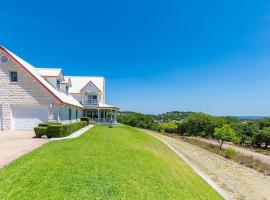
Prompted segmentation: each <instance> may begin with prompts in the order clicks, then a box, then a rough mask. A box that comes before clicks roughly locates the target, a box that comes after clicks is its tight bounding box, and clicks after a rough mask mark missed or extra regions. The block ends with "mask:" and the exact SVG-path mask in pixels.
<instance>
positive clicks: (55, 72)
mask: <svg viewBox="0 0 270 200" xmlns="http://www.w3.org/2000/svg"><path fill="white" fill-rule="evenodd" d="M36 70H37V72H38V73H39V75H40V76H42V77H59V76H63V74H62V69H56V68H36Z"/></svg>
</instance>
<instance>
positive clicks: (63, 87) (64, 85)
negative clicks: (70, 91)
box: [60, 83, 67, 94]
mask: <svg viewBox="0 0 270 200" xmlns="http://www.w3.org/2000/svg"><path fill="white" fill-rule="evenodd" d="M60 88H61V91H63V92H64V93H66V94H67V84H65V83H64V84H63V83H61V85H60Z"/></svg>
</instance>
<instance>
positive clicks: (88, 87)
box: [80, 81, 101, 93]
mask: <svg viewBox="0 0 270 200" xmlns="http://www.w3.org/2000/svg"><path fill="white" fill-rule="evenodd" d="M80 92H88V93H92V92H101V91H100V90H99V89H98V88H97V86H96V85H95V84H94V83H93V82H92V81H89V82H88V83H87V84H86V85H85V86H84V87H83V88H82V89H81V90H80Z"/></svg>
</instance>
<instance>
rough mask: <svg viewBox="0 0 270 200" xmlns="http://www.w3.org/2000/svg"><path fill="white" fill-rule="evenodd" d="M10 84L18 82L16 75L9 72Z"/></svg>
mask: <svg viewBox="0 0 270 200" xmlns="http://www.w3.org/2000/svg"><path fill="white" fill-rule="evenodd" d="M10 82H12V83H16V82H18V73H17V72H10Z"/></svg>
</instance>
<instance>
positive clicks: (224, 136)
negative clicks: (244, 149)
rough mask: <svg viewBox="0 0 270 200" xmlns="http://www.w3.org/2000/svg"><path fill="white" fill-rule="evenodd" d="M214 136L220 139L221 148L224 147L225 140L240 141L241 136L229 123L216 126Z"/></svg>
mask: <svg viewBox="0 0 270 200" xmlns="http://www.w3.org/2000/svg"><path fill="white" fill-rule="evenodd" d="M214 136H215V138H216V139H218V140H219V141H220V146H219V148H220V149H221V148H222V145H223V143H224V141H230V142H238V141H239V138H238V137H237V135H236V134H235V131H234V129H233V128H232V127H231V126H230V125H228V124H224V125H223V126H222V127H221V128H215V133H214Z"/></svg>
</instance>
